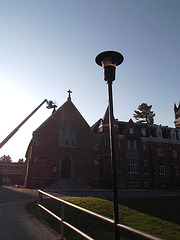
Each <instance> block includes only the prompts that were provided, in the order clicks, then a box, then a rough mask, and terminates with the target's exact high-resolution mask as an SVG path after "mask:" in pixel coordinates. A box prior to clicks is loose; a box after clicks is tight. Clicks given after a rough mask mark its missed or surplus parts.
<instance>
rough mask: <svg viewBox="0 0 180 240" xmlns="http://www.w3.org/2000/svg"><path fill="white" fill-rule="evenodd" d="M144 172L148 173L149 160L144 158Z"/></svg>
mask: <svg viewBox="0 0 180 240" xmlns="http://www.w3.org/2000/svg"><path fill="white" fill-rule="evenodd" d="M144 174H148V160H144Z"/></svg>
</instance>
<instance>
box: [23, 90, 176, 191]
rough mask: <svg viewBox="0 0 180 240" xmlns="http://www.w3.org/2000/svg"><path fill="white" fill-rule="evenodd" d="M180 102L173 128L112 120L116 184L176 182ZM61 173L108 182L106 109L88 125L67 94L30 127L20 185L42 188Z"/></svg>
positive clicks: (146, 185) (101, 183)
mask: <svg viewBox="0 0 180 240" xmlns="http://www.w3.org/2000/svg"><path fill="white" fill-rule="evenodd" d="M179 111H180V104H179V106H178V107H176V106H175V107H174V112H175V128H170V127H168V126H161V125H156V124H153V125H151V124H144V123H134V122H133V121H132V120H131V119H130V120H129V122H122V121H118V120H115V126H114V127H115V144H116V161H117V174H118V187H119V188H165V187H166V188H173V187H176V188H177V187H180V125H179V124H180V122H179ZM61 178H78V179H82V180H83V181H84V182H85V183H86V184H88V185H91V186H95V187H110V186H111V184H112V182H111V179H112V171H111V162H110V149H109V117H108V108H107V110H106V112H105V114H104V116H103V118H102V119H99V120H98V121H97V122H96V123H95V124H94V125H93V126H92V127H90V126H89V125H88V124H87V122H86V121H85V119H84V118H83V117H82V115H81V114H80V113H79V111H78V110H77V108H76V107H75V106H74V104H73V103H72V101H71V96H70V92H69V96H68V99H67V101H66V102H65V103H64V104H63V105H62V106H61V107H60V108H59V109H57V111H55V112H54V113H53V114H52V115H51V116H50V117H49V118H48V119H47V120H46V121H45V122H43V123H42V124H41V125H40V126H39V127H38V128H37V129H36V130H35V131H34V132H33V138H32V140H31V142H30V144H29V146H28V149H27V153H26V177H25V185H26V186H27V187H30V188H38V187H46V186H49V185H50V184H52V183H53V182H55V181H57V180H59V179H61Z"/></svg>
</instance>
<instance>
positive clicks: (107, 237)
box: [27, 197, 180, 240]
mask: <svg viewBox="0 0 180 240" xmlns="http://www.w3.org/2000/svg"><path fill="white" fill-rule="evenodd" d="M63 199H64V200H66V201H69V202H72V203H74V204H76V205H79V206H81V207H83V208H86V209H89V210H91V211H93V212H96V213H99V214H101V215H103V216H106V217H109V218H111V219H113V218H114V216H113V203H112V201H109V200H105V199H100V198H93V197H66V198H63ZM179 200H180V198H178V197H161V198H152V199H151V198H131V199H121V200H120V203H119V218H120V223H122V224H125V225H128V226H131V227H133V228H136V229H139V230H142V231H144V232H147V233H150V234H152V235H154V236H157V237H160V238H162V239H165V240H178V239H180V225H179V216H180V208H179ZM43 205H44V206H46V207H48V209H50V210H51V211H52V212H54V213H56V214H57V215H59V216H60V203H58V202H56V201H54V200H50V199H44V200H43ZM27 210H28V211H29V212H30V213H31V214H33V215H36V202H33V203H30V204H28V205H27ZM40 212H41V215H40V216H41V218H43V219H44V220H45V221H46V222H48V223H49V224H50V225H51V226H52V228H54V229H55V230H56V231H58V232H59V231H60V223H59V222H58V221H56V220H55V219H54V218H52V217H51V216H49V215H48V214H46V213H45V212H44V211H43V210H41V211H40ZM65 220H66V221H67V222H70V223H71V224H72V225H74V226H76V227H77V228H79V229H80V230H82V231H83V232H85V233H86V234H88V235H90V236H91V237H93V238H94V239H97V240H98V239H104V240H111V239H114V235H113V227H112V226H110V225H109V224H107V223H102V222H100V221H99V220H97V219H95V218H93V217H91V216H89V215H87V214H84V213H81V212H79V211H78V210H75V209H72V208H71V207H66V208H65ZM120 234H121V239H122V240H126V239H137V236H136V237H133V236H130V235H129V234H127V233H125V232H123V231H120ZM65 236H66V237H67V239H71V240H80V239H83V238H82V237H80V236H78V235H76V234H75V233H73V232H72V231H71V230H70V229H68V228H65ZM138 239H140V238H139V237H138Z"/></svg>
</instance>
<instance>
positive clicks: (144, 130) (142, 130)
mask: <svg viewBox="0 0 180 240" xmlns="http://www.w3.org/2000/svg"><path fill="white" fill-rule="evenodd" d="M141 133H142V135H143V136H144V137H145V136H146V128H142V129H141Z"/></svg>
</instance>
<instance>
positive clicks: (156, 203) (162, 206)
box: [119, 196, 180, 224]
mask: <svg viewBox="0 0 180 240" xmlns="http://www.w3.org/2000/svg"><path fill="white" fill-rule="evenodd" d="M119 203H120V204H122V205H124V206H127V207H129V208H131V209H134V210H136V211H139V212H141V213H145V214H148V215H151V216H153V217H157V218H160V219H163V220H166V221H168V222H172V223H175V224H179V216H180V207H179V206H180V205H179V204H180V197H174V196H173V197H169V196H168V197H159V198H130V199H127V198H124V199H119Z"/></svg>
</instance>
